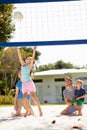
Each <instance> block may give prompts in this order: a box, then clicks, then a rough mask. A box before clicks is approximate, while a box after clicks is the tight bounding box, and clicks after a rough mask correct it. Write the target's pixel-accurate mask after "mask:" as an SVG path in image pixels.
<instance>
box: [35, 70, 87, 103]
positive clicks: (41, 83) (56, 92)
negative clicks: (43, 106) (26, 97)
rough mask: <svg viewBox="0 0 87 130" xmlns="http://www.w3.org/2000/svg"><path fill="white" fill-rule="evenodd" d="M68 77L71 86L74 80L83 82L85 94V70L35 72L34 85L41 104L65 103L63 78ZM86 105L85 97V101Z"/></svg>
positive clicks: (86, 79)
mask: <svg viewBox="0 0 87 130" xmlns="http://www.w3.org/2000/svg"><path fill="white" fill-rule="evenodd" d="M66 76H70V77H71V78H72V81H73V84H75V80H76V79H81V80H83V87H84V88H85V89H86V93H87V70H86V69H59V70H47V71H42V72H36V73H35V77H34V83H35V85H36V88H37V92H36V94H37V96H38V98H39V100H40V102H41V103H58V104H59V103H65V102H64V98H63V90H64V89H65V84H64V78H65V77H66ZM85 103H87V97H86V99H85Z"/></svg>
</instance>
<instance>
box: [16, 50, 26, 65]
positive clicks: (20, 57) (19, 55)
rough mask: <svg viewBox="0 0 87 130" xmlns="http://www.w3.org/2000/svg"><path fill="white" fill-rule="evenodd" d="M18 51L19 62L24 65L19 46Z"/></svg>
mask: <svg viewBox="0 0 87 130" xmlns="http://www.w3.org/2000/svg"><path fill="white" fill-rule="evenodd" d="M17 53H18V58H19V62H20V63H21V65H23V64H24V61H23V58H22V55H21V52H20V48H17Z"/></svg>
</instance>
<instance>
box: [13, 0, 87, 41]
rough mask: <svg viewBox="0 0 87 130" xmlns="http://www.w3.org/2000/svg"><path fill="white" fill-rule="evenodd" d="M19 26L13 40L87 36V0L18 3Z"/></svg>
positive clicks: (85, 37)
mask: <svg viewBox="0 0 87 130" xmlns="http://www.w3.org/2000/svg"><path fill="white" fill-rule="evenodd" d="M14 6H15V7H16V8H15V10H14V14H15V13H16V14H17V12H18V13H19V12H20V13H21V14H22V16H23V18H22V19H21V18H19V20H18V21H17V20H16V19H15V18H14V22H15V25H16V30H15V33H14V38H13V39H12V41H13V42H14V41H17V42H19V41H22V42H23V41H55V40H57V41H58V40H74V39H76V40H78V39H87V1H86V0H83V1H67V2H44V3H27V4H15V5H14Z"/></svg>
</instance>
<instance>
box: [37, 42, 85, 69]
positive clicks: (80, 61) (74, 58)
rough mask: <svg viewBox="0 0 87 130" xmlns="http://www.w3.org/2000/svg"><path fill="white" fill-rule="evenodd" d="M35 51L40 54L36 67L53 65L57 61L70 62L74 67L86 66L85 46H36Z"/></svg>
mask: <svg viewBox="0 0 87 130" xmlns="http://www.w3.org/2000/svg"><path fill="white" fill-rule="evenodd" d="M37 50H38V51H40V52H41V56H40V58H39V59H40V60H39V61H40V62H39V63H38V65H44V64H48V63H55V62H57V61H59V60H63V61H64V62H70V63H72V64H74V65H76V66H80V67H82V66H83V65H86V64H87V58H86V55H87V54H86V53H87V45H86V44H81V45H56V46H38V47H37Z"/></svg>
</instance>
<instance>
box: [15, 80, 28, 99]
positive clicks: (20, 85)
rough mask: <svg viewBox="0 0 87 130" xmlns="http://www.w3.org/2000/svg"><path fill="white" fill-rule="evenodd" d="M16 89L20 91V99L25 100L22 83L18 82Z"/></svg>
mask: <svg viewBox="0 0 87 130" xmlns="http://www.w3.org/2000/svg"><path fill="white" fill-rule="evenodd" d="M16 87H17V88H18V89H19V94H18V98H19V99H23V94H22V82H21V81H18V82H17V84H16ZM28 99H30V94H28Z"/></svg>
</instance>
